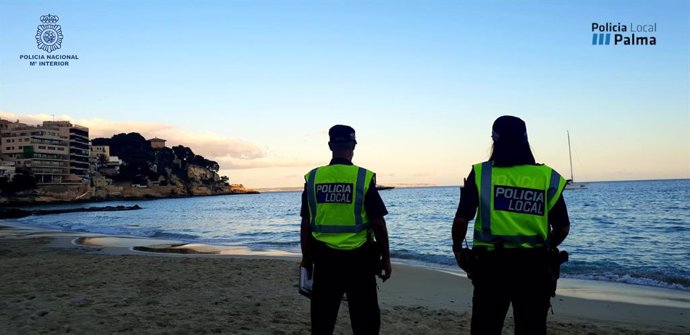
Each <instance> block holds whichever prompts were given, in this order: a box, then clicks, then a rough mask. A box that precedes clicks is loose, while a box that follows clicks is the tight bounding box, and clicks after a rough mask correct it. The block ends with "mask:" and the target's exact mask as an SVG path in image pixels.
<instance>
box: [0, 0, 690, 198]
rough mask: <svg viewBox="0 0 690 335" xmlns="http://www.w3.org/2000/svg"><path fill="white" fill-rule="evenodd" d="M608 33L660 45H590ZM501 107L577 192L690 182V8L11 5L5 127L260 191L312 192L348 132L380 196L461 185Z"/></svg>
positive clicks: (1, 94) (1, 40) (4, 41)
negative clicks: (159, 142)
mask: <svg viewBox="0 0 690 335" xmlns="http://www.w3.org/2000/svg"><path fill="white" fill-rule="evenodd" d="M46 14H53V15H57V16H58V17H59V22H57V24H59V25H60V26H61V29H62V33H63V40H62V43H61V48H60V49H57V50H54V51H52V52H51V53H48V52H46V51H44V50H41V49H39V48H38V47H37V41H36V38H35V35H36V32H37V27H38V26H39V25H42V24H43V23H42V22H41V21H40V18H41V16H42V15H46ZM607 22H608V23H612V24H613V25H617V24H618V23H620V24H621V25H626V26H627V27H628V29H630V25H631V24H633V26H634V27H637V26H638V25H644V26H647V27H649V26H651V25H655V27H656V31H651V32H635V35H636V36H638V37H640V36H644V37H654V38H655V40H656V45H622V44H620V45H613V39H612V41H611V43H612V44H611V45H592V34H593V32H592V23H599V24H602V25H603V24H605V23H607ZM596 33H599V31H597V32H596ZM607 33H611V34H616V32H607ZM623 34H624V35H625V36H630V34H631V32H630V31H627V32H624V33H623ZM612 36H613V35H612ZM23 55H25V56H29V57H33V56H47V55H77V56H78V58H79V59H75V60H68V61H69V65H68V66H38V65H35V66H31V65H30V63H29V61H30V60H27V59H23V57H22V56H23ZM505 114H510V115H516V116H518V117H521V118H522V119H524V120H525V121H526V123H527V128H528V133H529V139H530V143H531V145H532V148H533V151H534V154H535V156H536V158H537V161H539V162H542V163H546V164H549V165H550V166H552V167H554V168H556V169H557V170H558V171H559V172H561V174H563V175H566V176H568V175H569V174H570V169H569V166H568V142H567V137H566V131H570V136H571V141H572V147H573V164H574V169H575V178H576V179H577V180H578V181H602V180H637V179H660V178H664V179H666V178H690V4H689V3H688V2H686V1H651V0H649V1H519V2H518V1H481V2H480V1H422V0H419V1H249V0H246V1H194V2H192V1H7V0H2V1H0V118H2V119H9V120H12V121H14V120H17V119H19V120H20V121H23V122H27V123H38V122H39V121H40V120H52V119H53V118H55V119H56V120H70V121H72V122H75V123H77V124H80V125H84V126H87V127H89V128H90V132H91V137H99V136H107V137H110V136H112V135H113V134H115V133H120V132H140V133H142V134H143V135H144V136H145V137H147V138H149V137H154V136H157V137H160V138H164V139H166V140H168V142H167V145H168V146H173V145H177V144H183V145H186V146H189V147H191V148H192V149H193V150H194V151H195V152H197V153H199V154H202V155H204V156H205V157H207V158H210V159H214V160H216V161H218V162H219V164H220V166H221V174H223V175H227V176H228V177H229V178H230V181H231V182H232V183H242V184H244V185H246V186H249V187H255V188H263V187H287V186H300V185H302V183H303V175H304V174H305V173H306V172H308V171H309V170H310V169H311V168H312V167H315V166H318V165H323V164H327V163H328V161H329V159H330V151H329V150H328V146H327V141H328V135H327V132H328V128H329V127H331V126H332V125H334V124H347V125H351V126H352V127H354V128H355V129H356V131H357V141H358V142H359V145H358V146H357V148H356V150H355V158H354V162H355V164H358V165H361V166H364V167H367V168H369V169H371V170H373V171H375V172H376V173H377V176H378V182H379V183H381V184H392V185H396V184H433V185H459V184H462V179H463V177H465V176H466V175H467V173H468V172H469V171H470V167H471V164H473V163H475V162H480V161H483V160H486V159H487V158H488V155H489V152H490V148H491V138H490V135H491V124H492V123H493V121H494V119H496V117H498V116H501V115H505Z"/></svg>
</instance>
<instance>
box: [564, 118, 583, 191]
mask: <svg viewBox="0 0 690 335" xmlns="http://www.w3.org/2000/svg"><path fill="white" fill-rule="evenodd" d="M566 133H567V134H568V157H569V158H570V179H568V180H567V181H566V182H565V189H566V190H586V189H587V184H585V183H577V182H575V178H573V154H572V153H571V152H570V132H569V131H566Z"/></svg>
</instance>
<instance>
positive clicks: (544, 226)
mask: <svg viewBox="0 0 690 335" xmlns="http://www.w3.org/2000/svg"><path fill="white" fill-rule="evenodd" d="M473 169H474V176H475V183H476V186H477V190H478V191H479V211H478V213H477V218H476V220H475V223H474V240H473V244H474V245H475V246H483V247H486V248H488V249H490V250H491V249H494V248H495V247H496V246H498V245H502V246H503V247H505V248H537V247H543V246H548V243H549V242H548V240H549V236H550V234H549V211H550V210H551V208H553V206H554V205H555V204H556V201H557V200H558V198H559V197H560V196H561V193H562V192H563V189H564V188H565V183H566V180H565V179H564V178H563V177H561V175H559V174H558V172H556V171H555V170H553V169H552V168H550V167H548V166H546V165H516V166H511V167H494V166H493V164H492V162H484V163H479V164H475V165H474V166H473Z"/></svg>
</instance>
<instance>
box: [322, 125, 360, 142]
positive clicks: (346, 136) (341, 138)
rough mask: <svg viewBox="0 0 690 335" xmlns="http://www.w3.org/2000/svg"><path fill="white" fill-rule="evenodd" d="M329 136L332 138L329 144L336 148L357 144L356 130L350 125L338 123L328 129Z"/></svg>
mask: <svg viewBox="0 0 690 335" xmlns="http://www.w3.org/2000/svg"><path fill="white" fill-rule="evenodd" d="M328 137H329V138H330V141H329V142H328V144H330V145H331V146H332V147H336V148H348V147H350V146H353V145H354V144H357V140H355V130H354V129H352V127H350V126H345V125H341V124H337V125H335V126H333V127H331V129H329V130H328Z"/></svg>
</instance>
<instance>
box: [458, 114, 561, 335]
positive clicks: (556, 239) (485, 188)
mask: <svg viewBox="0 0 690 335" xmlns="http://www.w3.org/2000/svg"><path fill="white" fill-rule="evenodd" d="M491 137H492V139H493V148H492V152H491V157H490V158H489V160H488V161H486V162H483V163H479V164H475V165H474V166H473V167H472V170H471V171H470V174H469V176H468V177H467V178H466V180H465V186H464V188H463V190H462V191H461V193H462V194H461V197H460V204H459V206H458V210H457V213H456V214H455V219H454V221H453V230H452V236H453V252H454V254H455V258H456V260H457V263H458V265H459V266H460V267H461V268H463V269H465V271H467V272H468V276H469V277H470V278H471V279H472V284H473V285H474V296H473V298H472V325H471V333H472V334H482V335H485V334H501V330H502V328H503V321H504V319H505V316H506V313H507V312H508V307H509V306H510V304H511V303H512V305H513V317H514V320H515V334H530V335H532V334H546V317H547V311H548V308H549V307H550V298H551V296H552V293H553V292H555V280H554V277H553V273H552V268H551V267H550V266H549V255H550V252H549V249H552V248H555V247H556V246H558V245H559V244H560V243H561V242H563V240H564V239H565V238H566V236H567V235H568V232H569V230H570V220H569V218H568V211H567V209H566V205H565V201H564V200H563V196H562V192H563V189H564V187H565V183H566V181H565V179H564V178H563V177H561V176H560V175H559V174H558V173H557V172H556V171H554V170H553V169H552V168H550V167H548V166H546V165H543V164H536V162H535V159H534V156H533V155H532V151H531V150H530V146H529V142H528V140H527V128H526V126H525V122H523V121H522V120H521V119H519V118H517V117H514V116H501V117H499V118H498V119H496V121H495V122H494V124H493V132H492V135H491ZM477 209H479V213H478V214H477ZM475 214H477V217H476V220H475V223H474V239H473V249H472V251H471V252H470V251H469V250H467V249H465V250H463V248H462V242H463V240H464V239H465V234H466V233H467V225H468V222H469V220H471V219H473V218H474V216H475ZM467 253H469V254H470V255H469V256H468V255H467Z"/></svg>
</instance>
